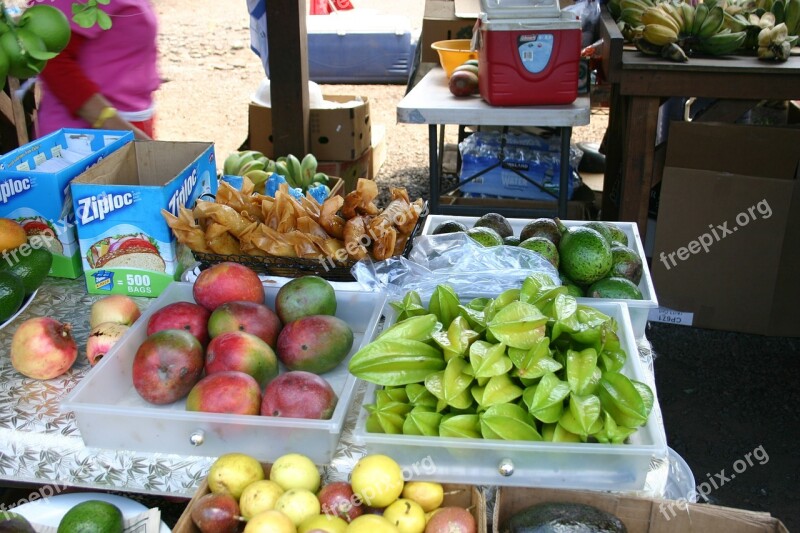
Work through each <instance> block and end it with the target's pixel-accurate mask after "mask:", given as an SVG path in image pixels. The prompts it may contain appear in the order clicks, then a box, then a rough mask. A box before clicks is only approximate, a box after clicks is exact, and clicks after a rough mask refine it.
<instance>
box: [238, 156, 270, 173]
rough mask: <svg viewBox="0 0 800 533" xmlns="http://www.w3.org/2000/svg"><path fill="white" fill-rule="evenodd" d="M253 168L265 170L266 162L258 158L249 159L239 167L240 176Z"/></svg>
mask: <svg viewBox="0 0 800 533" xmlns="http://www.w3.org/2000/svg"><path fill="white" fill-rule="evenodd" d="M251 170H264V163H262V162H261V161H259V160H258V159H253V160H252V161H248V162H247V163H245V164H244V165H242V166H240V167H239V170H238V172H237V174H238V175H240V176H244V175H245V174H247V173H248V172H250V171H251Z"/></svg>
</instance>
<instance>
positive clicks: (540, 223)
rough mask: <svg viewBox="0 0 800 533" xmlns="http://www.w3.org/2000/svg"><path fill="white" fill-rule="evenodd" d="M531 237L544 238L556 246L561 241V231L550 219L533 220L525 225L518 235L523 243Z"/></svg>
mask: <svg viewBox="0 0 800 533" xmlns="http://www.w3.org/2000/svg"><path fill="white" fill-rule="evenodd" d="M531 237H546V238H548V239H550V240H551V241H553V244H555V245H556V246H558V243H559V241H560V240H561V231H560V230H559V229H558V224H556V222H555V220H553V219H552V218H535V219H533V220H531V221H530V222H528V223H527V224H525V227H524V228H522V231H520V233H519V238H520V240H523V241H524V240H526V239H530V238H531Z"/></svg>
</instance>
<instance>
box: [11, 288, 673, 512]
mask: <svg viewBox="0 0 800 533" xmlns="http://www.w3.org/2000/svg"><path fill="white" fill-rule="evenodd" d="M98 298H99V296H94V295H88V294H87V293H86V288H85V285H84V283H83V280H82V279H78V280H68V279H59V278H47V280H46V281H45V283H44V284H43V285H42V287H41V288H40V289H39V291H38V293H37V294H36V296H35V298H34V299H33V300H32V302H31V303H30V305H29V306H28V308H27V309H25V310H24V311H23V312H22V313H21V314H20V316H18V317H17V318H16V319H15V320H14V321H13V322H10V323H8V324H6V325H5V327H3V328H2V329H0V480H7V481H14V482H24V483H35V484H41V485H51V486H52V487H53V489H54V491H55V492H58V491H59V487H65V486H72V487H85V488H92V489H98V490H114V491H127V492H135V493H142V494H156V495H171V496H185V497H190V496H192V495H193V494H194V492H195V490H196V489H197V487H198V486H199V485H200V483H201V482H202V480H203V479H204V478H205V476H206V474H207V472H208V469H209V467H210V466H211V464H212V463H213V462H214V460H215V459H216V457H206V456H181V455H174V454H164V453H143V452H135V451H128V450H107V449H99V448H92V447H87V446H85V445H84V443H83V440H82V438H81V436H80V432H79V430H78V427H77V425H76V422H75V417H74V415H73V414H72V413H71V412H62V411H61V408H60V403H61V400H62V399H63V398H64V397H65V396H66V395H67V394H68V393H69V392H70V391H71V390H72V388H73V387H74V386H75V385H76V384H77V383H78V382H79V381H80V380H81V379H82V378H83V377H84V376H85V375H86V373H87V372H89V371H90V370H91V367H90V365H89V363H88V361H87V360H86V356H85V347H86V338H87V335H88V333H89V311H90V307H91V304H92V303H93V302H94V301H95V300H97V299H98ZM135 300H136V302H137V303H138V304H139V307H140V308H141V309H142V310H143V311H144V309H145V308H146V307H147V306H148V305H150V303H151V302H152V301H153V299H150V298H135ZM36 316H50V317H52V318H56V319H58V320H61V321H63V322H69V323H70V324H72V331H73V335H74V337H75V339H76V341H77V342H78V349H79V354H78V360H77V361H76V363H75V364H74V366H73V367H72V368H71V369H70V370H69V371H68V372H67V373H66V374H64V375H62V376H59V377H57V378H55V379H51V380H46V381H40V380H34V379H29V378H26V377H24V376H22V375H21V374H19V373H18V372H17V371H16V370H14V368H13V367H12V366H11V361H10V358H9V353H10V346H11V338H12V335H13V333H14V331H15V330H16V328H17V326H18V325H19V324H21V323H22V322H23V321H24V320H26V319H28V318H32V317H36ZM0 327H2V326H0ZM639 351H640V357H642V359H643V361H644V362H645V364H646V365H647V366H648V367H649V368H651V370H652V351H651V350H650V345H649V343H648V342H647V340H646V339H642V340H640V341H639ZM363 385H364V384H363V383H362V384H361V386H360V387H359V389H358V391H357V393H356V398H355V401H354V402H353V407H352V409H351V411H350V412H349V413H348V416H347V419H346V422H345V426H344V431H343V433H342V436H341V440H340V443H339V446H338V448H337V450H336V453H335V456H334V458H333V460H332V461H331V463H330V464H329V465H327V466H326V467H325V470H324V474H325V478H326V479H328V480H331V481H336V480H346V479H347V475H348V473H349V472H350V471H351V470H352V467H353V465H354V464H355V462H356V461H357V460H358V458H359V457H361V456H362V455H364V453H365V451H364V449H363V448H362V447H360V446H358V445H357V444H355V443H354V442H353V438H352V432H353V429H354V427H355V422H356V420H357V418H358V412H359V409H360V406H361V398H362V397H363V394H364V389H365V387H364V386H363ZM651 385H652V386H653V387H654V385H655V384H654V383H651ZM297 451H298V452H299V453H302V450H297ZM667 463H668V461H658V460H654V462H653V465H652V468H651V474H652V475H651V476H649V477H648V485H649V486H648V487H647V489H646V490H645V491H644V492H645V495H662V494H663V491H664V483H665V480H666V477H667V473H668V472H669V471H670V468H669V466H668V464H667Z"/></svg>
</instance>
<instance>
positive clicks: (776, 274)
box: [651, 122, 800, 337]
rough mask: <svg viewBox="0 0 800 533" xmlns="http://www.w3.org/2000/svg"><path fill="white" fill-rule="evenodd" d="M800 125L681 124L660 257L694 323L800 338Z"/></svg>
mask: <svg viewBox="0 0 800 533" xmlns="http://www.w3.org/2000/svg"><path fill="white" fill-rule="evenodd" d="M797 146H800V130H797V129H791V128H775V127H766V126H744V125H733V124H712V123H699V122H674V123H673V124H672V126H671V131H670V136H669V141H668V145H667V158H666V166H665V168H664V178H663V181H662V183H661V197H660V205H659V213H658V225H657V227H656V239H655V247H654V254H653V263H652V267H651V270H652V274H653V282H654V284H655V286H656V290H657V291H658V295H659V300H660V302H659V303H660V305H662V306H665V307H668V308H670V309H674V310H676V311H682V312H688V313H690V314H691V315H689V325H694V326H697V327H702V328H712V329H721V330H730V331H740V332H746V333H760V334H765V335H785V336H792V337H797V336H800V328H798V327H797V324H798V322H800V308H798V306H797V302H798V301H800V278H799V277H798V275H797V273H798V272H800V184H798V179H800V169H798V162H800V152H799V151H798V150H797Z"/></svg>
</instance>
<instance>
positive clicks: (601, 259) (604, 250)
mask: <svg viewBox="0 0 800 533" xmlns="http://www.w3.org/2000/svg"><path fill="white" fill-rule="evenodd" d="M557 223H558V224H559V228H560V229H561V242H560V243H559V245H558V253H559V255H560V257H561V262H560V265H561V271H562V272H563V273H564V274H565V275H566V276H567V277H568V278H569V279H571V280H572V281H574V282H575V283H576V284H578V285H591V284H592V283H594V282H595V281H597V280H599V279H603V278H604V277H606V275H607V274H608V271H609V270H611V246H610V245H609V243H608V241H607V240H606V239H605V238H604V237H603V236H602V235H601V234H600V233H598V232H597V230H594V229H592V228H589V227H586V226H573V227H570V228H567V227H565V226H564V225H563V224H562V223H561V222H560V221H557Z"/></svg>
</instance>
